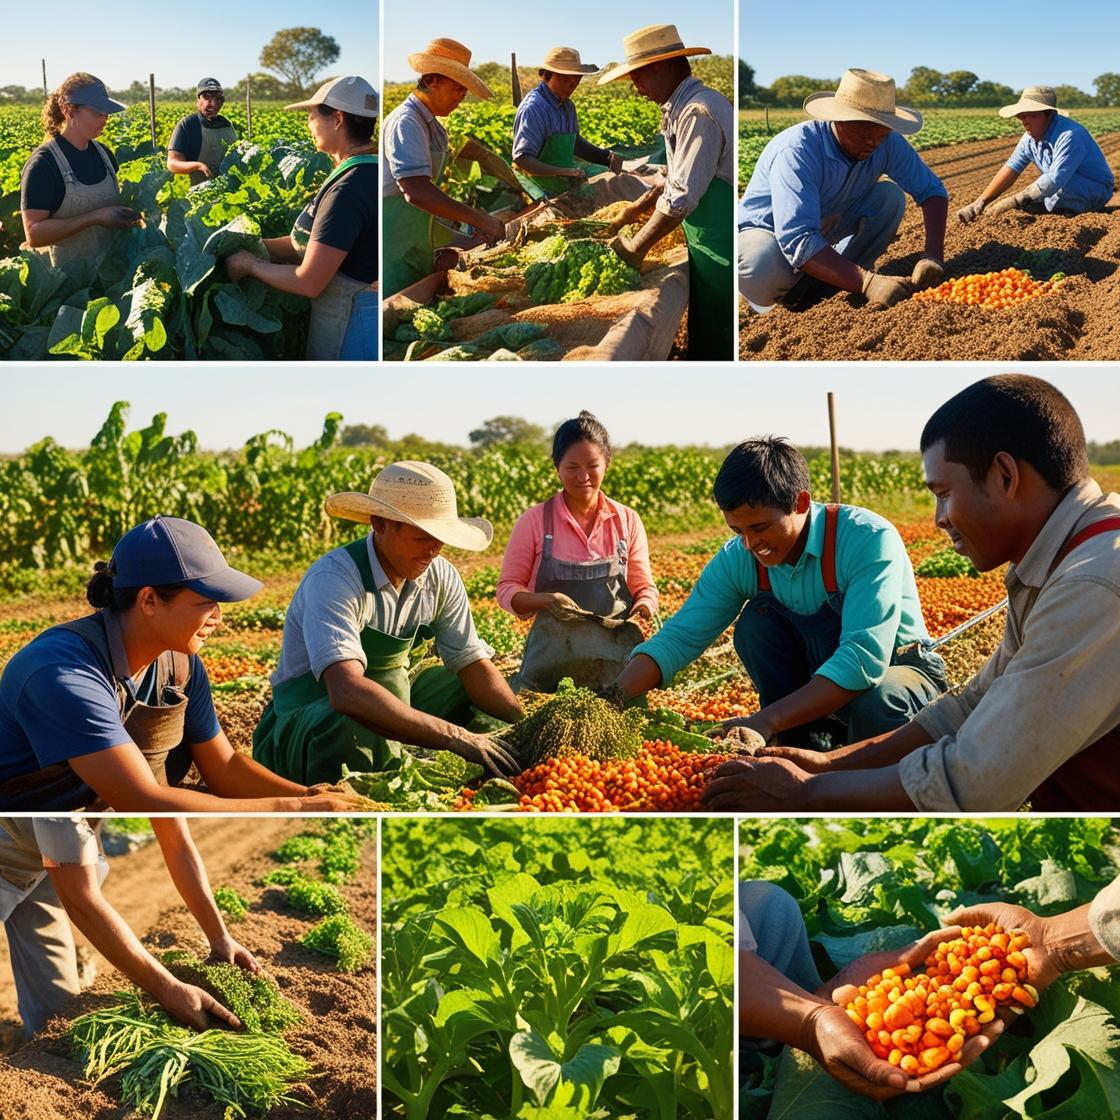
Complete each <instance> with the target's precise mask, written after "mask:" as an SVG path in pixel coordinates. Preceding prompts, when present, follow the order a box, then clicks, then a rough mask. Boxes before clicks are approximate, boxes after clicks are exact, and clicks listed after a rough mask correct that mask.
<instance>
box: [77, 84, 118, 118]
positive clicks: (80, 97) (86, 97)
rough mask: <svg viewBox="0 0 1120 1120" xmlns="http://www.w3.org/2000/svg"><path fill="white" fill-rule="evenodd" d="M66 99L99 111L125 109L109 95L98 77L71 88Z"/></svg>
mask: <svg viewBox="0 0 1120 1120" xmlns="http://www.w3.org/2000/svg"><path fill="white" fill-rule="evenodd" d="M66 100H67V101H69V102H70V104H71V105H88V106H89V107H90V108H91V109H96V110H97V111H98V112H99V113H123V112H124V110H125V106H124V105H122V104H121V103H120V102H119V101H114V100H113V99H112V98H111V97H110V96H109V91H108V90H107V89H106V88H105V83H104V82H103V81H101V79H100V78H94V80H93V81H92V82H90V84H89V85H88V86H79V87H78V88H77V89H72V90H71V91H70V92H69V93H68V94H67V95H66Z"/></svg>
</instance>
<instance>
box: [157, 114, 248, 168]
mask: <svg viewBox="0 0 1120 1120" xmlns="http://www.w3.org/2000/svg"><path fill="white" fill-rule="evenodd" d="M232 127H233V126H232V125H231V123H230V122H229V120H228V119H227V118H225V117H223V116H222V114H221V113H219V114H218V115H217V116H216V117H215V118H214V119H213V120H207V119H206V118H205V117H204V116H203V115H202V114H201V113H192V114H191V115H190V116H189V117H184V118H183V119H182V120H181V121H180V122H179V123H178V124H177V125H176V126H175V131H174V132H173V133H172V134H171V139H170V141H168V144H167V150H168V151H169V152H178V153H179V155H181V156H182V157H183V159H186V160H197V159H198V153H199V152H201V151H202V130H203V129H204V128H232Z"/></svg>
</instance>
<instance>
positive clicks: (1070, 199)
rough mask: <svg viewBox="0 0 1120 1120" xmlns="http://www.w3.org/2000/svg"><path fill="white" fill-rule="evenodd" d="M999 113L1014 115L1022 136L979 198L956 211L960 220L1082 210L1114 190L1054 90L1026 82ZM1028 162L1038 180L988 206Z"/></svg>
mask: <svg viewBox="0 0 1120 1120" xmlns="http://www.w3.org/2000/svg"><path fill="white" fill-rule="evenodd" d="M999 115H1000V116H1001V117H1018V118H1019V123H1020V124H1021V125H1022V126H1023V135H1022V136H1021V137H1020V138H1019V143H1018V144H1016V145H1015V150H1014V151H1013V152H1012V153H1011V158H1010V159H1009V160H1008V161H1007V163H1006V164H1005V165H1004V166H1003V167H1001V168H1000V169H999V171H997V172H996V173H995V175H994V176H993V178H992V181H991V182H990V183H989V184H988V185H987V186H986V187H985V188H984V192H983V193H982V194H981V195H980V196H979V198H977V199H976V201H975V202H970V203H969V204H968V205H967V206H965V207H963V208H962V209H960V210H958V211H957V217H958V218H959V219H960V220H961V221H962V222H973V221H975V220H976V219H977V218H978V217H980V215H981V214H983V213H987V214H1002V213H1004V212H1005V211H1007V210H1025V211H1027V213H1029V214H1084V213H1085V212H1086V211H1088V210H1103V209H1104V207H1105V206H1106V205H1107V204H1108V202H1109V200H1110V199H1111V198H1112V193H1113V191H1114V190H1115V189H1116V180H1115V177H1114V176H1113V174H1112V168H1111V167H1109V166H1108V160H1107V159H1105V156H1104V152H1102V151H1101V149H1100V147H1099V146H1098V144H1097V142H1096V140H1094V139H1093V137H1092V136H1090V135H1089V132H1088V130H1087V129H1086V128H1084V127H1083V126H1082V125H1079V124H1078V123H1077V121H1071V120H1070V119H1069V117H1067V116H1066V115H1065V113H1064V112H1062V110H1061V109H1059V108H1058V97H1057V94H1055V92H1054V91H1053V90H1052V89H1051V88H1050V87H1049V86H1028V87H1027V88H1026V89H1025V90H1023V92H1022V94H1021V95H1020V97H1019V100H1018V101H1016V102H1015V104H1014V105H1005V106H1004V107H1003V108H1002V109H1000V111H999ZM1032 163H1033V164H1034V165H1035V167H1037V168H1038V171H1039V175H1038V178H1037V179H1035V181H1034V182H1033V183H1031V185H1030V186H1029V187H1025V188H1024V189H1023V190H1021V191H1018V192H1016V193H1015V194H1013V195H1012V196H1011V197H1010V198H1005V199H1004V200H1003V201H1002V202H996V203H995V204H994V205H992V202H993V200H994V199H997V198H999V196H1000V195H1001V194H1003V192H1004V191H1006V190H1008V189H1009V188H1010V187H1011V185H1012V184H1013V183H1014V182H1015V180H1016V179H1018V178H1019V174H1020V173H1021V172H1022V171H1025V170H1026V168H1027V166H1028V165H1029V164H1032Z"/></svg>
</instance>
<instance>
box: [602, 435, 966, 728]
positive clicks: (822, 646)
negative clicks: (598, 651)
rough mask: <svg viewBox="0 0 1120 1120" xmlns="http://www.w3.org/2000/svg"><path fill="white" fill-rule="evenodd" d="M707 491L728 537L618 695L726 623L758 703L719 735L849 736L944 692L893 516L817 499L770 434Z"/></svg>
mask: <svg viewBox="0 0 1120 1120" xmlns="http://www.w3.org/2000/svg"><path fill="white" fill-rule="evenodd" d="M714 496H715V500H716V504H717V505H718V506H719V508H720V509H721V510H722V511H723V516H724V520H725V521H726V522H727V524H728V525H729V526H730V527H731V529H732V530H734V532H735V537H734V538H733V539H732V540H730V541H728V542H727V544H725V545H724V547H723V548H722V549H720V551H719V552H717V553H716V555H715V556H714V557H713V558H712V559H711V560H710V561H709V562H708V564H707V566H706V567H705V569H704V571H703V573H702V574H701V576H700V579H699V581H698V582H697V584H696V586H695V587H694V588H693V589H692V592H691V593H690V594H689V596H688V599H687V600H686V601H685V603H684V606H682V607H681V609H680V610H679V611H677V613H676V614H675V615H673V617H672V618H670V619H669V620H668V622H666V623H665V625H664V626H663V627H662V628H661V629H660V630H659V631H658V632H657V633H656V634H655V635H654V636H653V637H652V638H650V639H649V641H647V642H644V643H643V644H642V645H640V646H638V648H637V649H636V650H635V651H634V653H633V655H632V658H631V660H630V663H629V664H628V665H627V666H626V668H625V670H624V671H623V672H622V674H621V676H620V677H619V678H618V680H617V682H616V683H615V685H614V686H612V691H613V692H614V693H615V694H616V695H617V694H618V693H619V692H620V693H621V694H623V695H625V696H628V697H633V696H637V695H640V694H641V693H643V692H647V691H648V690H649V689H651V688H657V687H668V682H669V681H671V680H672V679H673V677H674V676H675V675H676V674H677V673H678V672H679V671H680V670H681V669H683V668H684V667H685V666H686V665H689V664H690V663H691V662H692V661H694V660H695V659H696V658H697V657H699V656H700V654H702V653H703V652H704V650H705V649H707V648H708V646H709V645H711V643H712V642H714V641H715V640H716V639H717V638H718V637H719V636H720V634H722V633H723V632H724V631H725V630H726V629H727V627H728V626H730V625H731V624H732V623H734V626H735V629H734V646H735V652H736V653H737V654H738V655H739V658H740V660H741V661H742V662H743V665H744V666H745V667H746V670H747V673H748V674H749V675H750V678H751V680H752V681H753V682H754V685H755V688H756V689H757V690H758V694H759V701H760V704H761V711H759V712H758V713H757V714H755V715H753V716H750V717H749V718H747V719H733V720H727V721H726V722H724V723H723V724H722V725H721V727H720V728H719V731H720V733H721V734H722V733H729V732H732V731H734V737H736V738H739V739H745V740H747V741H748V742H751V743H754V744H755V745H761V744H763V743H765V742H768V741H769V740H771V739H773V738H774V737H776V736H781V737H782V739H783V740H784V741H787V742H788V741H790V733H791V732H792V733H793V735H794V737H795V738H796V739H797V740H798V741H800V742H801V743H802V744H803V745H806V746H808V745H809V744H810V743H814V744H820V743H821V741H822V739H821V737H822V734H827V735H829V736H831V735H832V734H833V733H834V732H837V731H839V732H840V733H841V734H843V735H844V741H845V742H857V741H859V740H862V739H865V738H867V737H868V736H869V735H877V734H881V733H882V732H885V731H887V730H889V729H891V728H894V727H899V726H901V725H902V724H904V723H906V722H907V721H908V720H909V719H910V718H911V717H912V716H913V715H914V713H915V712H918V711H920V710H921V709H922V708H923V707H925V706H926V705H927V704H928V703H929V702H930V701H931V700H933V699H934V698H935V697H937V696H939V695H940V694H941V693H942V692H944V691H945V688H946V682H945V667H944V664H943V662H942V661H941V658H940V657H939V656H937V654H935V653H932V652H930V651H929V649H928V647H929V646H930V644H931V643H930V639H929V635H928V634H927V632H926V626H925V622H924V621H923V619H922V609H921V604H920V603H919V601H918V591H917V587H916V585H915V582H914V572H913V569H912V568H911V566H910V559H909V557H908V555H907V553H906V548H905V546H904V545H903V543H902V539H901V538H900V537H899V535H898V532H897V530H895V528H894V527H893V526H892V525H891V524H890V523H889V522H888V521H885V520H884V519H883V518H881V517H879V516H878V515H877V514H874V513H871V512H870V511H869V510H865V509H860V508H859V507H858V506H825V505H822V504H821V503H820V502H814V501H813V500H812V498H811V496H810V493H809V467H808V464H807V463H806V462H805V459H804V458H803V457H802V455H801V454H800V453H799V452H798V451H797V450H796V449H795V448H793V447H792V446H791V445H790V444H789V443H787V442H786V441H785V440H783V439H778V438H775V437H765V438H762V439H752V440H747V441H746V442H745V443H741V444H739V446H738V447H736V448H735V449H734V450H733V451H732V452H731V454H730V455H728V457H727V458H726V459H725V460H724V462H723V465H722V466H721V467H720V469H719V473H718V474H717V475H716V480H715V486H714ZM821 721H825V722H821ZM837 721H839V723H837ZM826 745H828V744H826Z"/></svg>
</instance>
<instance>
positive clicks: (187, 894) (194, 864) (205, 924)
mask: <svg viewBox="0 0 1120 1120" xmlns="http://www.w3.org/2000/svg"><path fill="white" fill-rule="evenodd" d="M151 825H152V831H153V832H154V833H155V835H156V840H157V842H158V843H159V847H160V851H161V852H162V853H163V861H164V863H165V864H166V866H167V871H168V874H169V875H170V876H171V881H172V882H173V883H174V884H175V889H176V890H177V891H178V892H179V897H180V898H181V899H182V900H183V902H184V903H185V904H186V907H187V909H188V910H189V911H190V912H191V913H192V914H193V915H194V918H195V921H197V922H198V925H199V928H200V929H201V930H202V932H203V934H204V935H205V937H206V940H207V941H208V942H209V943H210V944H211V945H212V946H213V945H216V944H218V943H219V942H221V941H222V939H223V938H224V937H225V936H226V927H225V922H224V921H223V920H222V916H221V914H220V913H219V911H218V907H217V904H216V903H215V902H214V895H213V893H212V892H211V890H210V882H209V880H208V879H207V877H206V868H205V867H204V866H203V863H202V858H201V856H199V854H198V849H197V848H196V847H195V844H194V840H193V839H191V834H190V829H189V828H188V826H187V822H186V820H184V819H183V818H182V817H153V818H152V821H151Z"/></svg>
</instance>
